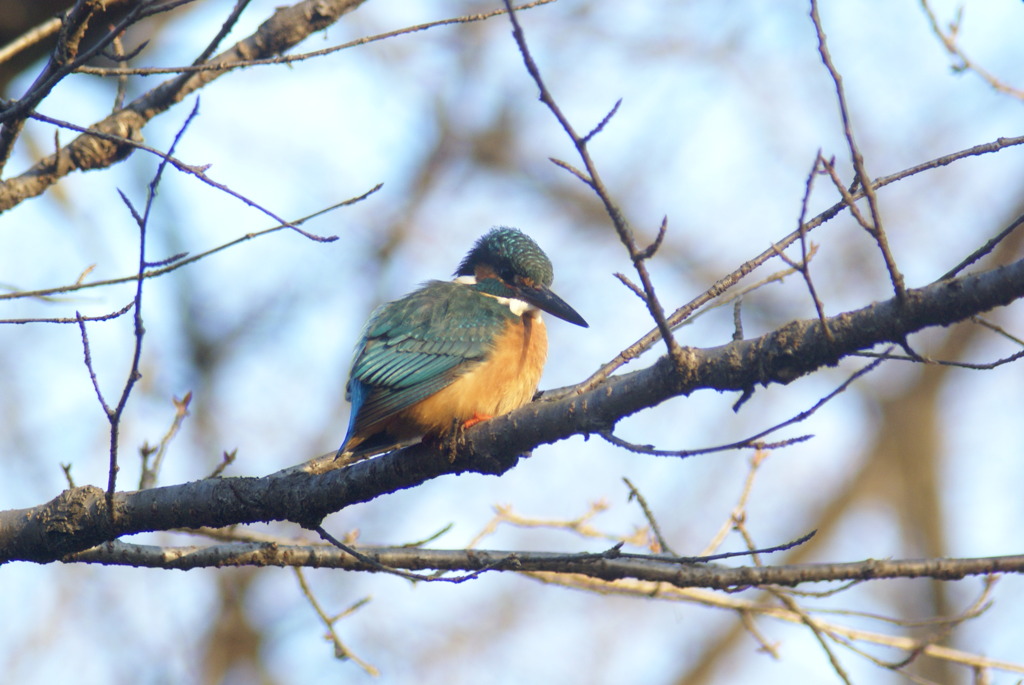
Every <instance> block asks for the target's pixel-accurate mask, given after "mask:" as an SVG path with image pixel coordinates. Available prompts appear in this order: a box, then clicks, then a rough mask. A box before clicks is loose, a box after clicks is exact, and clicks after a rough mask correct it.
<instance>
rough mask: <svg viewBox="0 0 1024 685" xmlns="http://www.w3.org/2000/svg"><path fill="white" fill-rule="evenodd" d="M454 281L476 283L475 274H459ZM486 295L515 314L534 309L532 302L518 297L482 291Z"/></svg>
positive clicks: (468, 283) (519, 314)
mask: <svg viewBox="0 0 1024 685" xmlns="http://www.w3.org/2000/svg"><path fill="white" fill-rule="evenodd" d="M455 282H456V283H462V284H463V285H474V284H475V283H476V276H459V277H458V278H456V279H455ZM483 294H484V295H487V297H493V298H494V299H496V300H497V301H498V302H501V303H502V304H503V305H505V306H506V307H508V308H509V309H511V310H512V313H513V314H515V315H516V316H522V315H523V314H525V313H526V312H529V311H533V310H535V309H536V307H534V306H533V305H532V304H530V303H529V302H527V301H526V300H520V299H519V298H518V297H499V296H498V295H491V294H489V293H483Z"/></svg>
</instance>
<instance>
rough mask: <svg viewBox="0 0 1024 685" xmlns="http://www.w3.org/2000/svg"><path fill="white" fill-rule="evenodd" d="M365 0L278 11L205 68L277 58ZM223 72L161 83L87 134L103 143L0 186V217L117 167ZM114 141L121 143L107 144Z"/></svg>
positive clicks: (306, 0) (59, 156) (73, 147)
mask: <svg viewBox="0 0 1024 685" xmlns="http://www.w3.org/2000/svg"><path fill="white" fill-rule="evenodd" d="M363 2H364V0H303V1H302V2H299V3H297V4H295V5H292V6H291V7H283V8H281V9H278V10H277V11H276V12H275V13H274V15H273V16H272V17H271V18H270V19H268V20H267V21H265V22H263V23H262V24H261V25H260V27H259V29H257V31H256V33H254V34H253V35H251V36H249V37H248V38H246V39H244V40H242V41H239V42H238V43H236V44H235V45H234V46H232V47H231V48H230V49H228V50H226V51H224V52H222V53H221V54H219V55H217V56H216V57H214V58H213V59H212V60H210V62H211V63H212V64H215V65H220V66H224V67H227V66H228V65H233V64H234V63H236V62H242V61H249V60H253V59H263V58H267V57H272V56H276V55H279V54H281V53H282V52H284V51H286V50H288V49H290V48H292V47H294V46H295V45H296V44H298V43H300V42H301V41H303V40H305V39H306V38H307V37H308V36H309V35H310V34H312V33H315V32H317V31H321V30H323V29H325V28H327V27H328V26H330V25H331V24H333V23H334V22H336V21H337V20H338V19H339V18H340V17H341V16H342V15H344V14H346V13H348V12H351V11H352V10H354V9H355V8H357V7H358V6H359V5H361V4H362V3H363ZM224 73H226V72H225V71H218V70H213V71H201V72H194V73H189V74H187V75H182V76H178V77H175V78H172V79H169V80H167V81H164V82H163V83H161V84H160V85H159V86H157V87H156V88H154V89H153V90H151V91H149V92H148V93H146V94H144V95H142V96H140V97H138V98H137V99H136V100H134V101H133V102H131V103H130V104H129V105H128V106H127V107H125V108H124V109H121V110H118V111H117V112H114V113H113V114H111V115H110V116H109V117H107V118H106V119H104V120H103V121H100V122H97V123H96V124H93V126H92V127H91V128H93V129H95V130H96V131H98V132H100V133H103V134H106V135H107V136H108V137H106V138H98V137H96V136H93V135H89V134H83V135H80V136H78V137H77V138H75V139H74V140H73V141H71V143H70V144H68V145H66V146H64V147H63V148H61V149H60V150H58V151H57V152H56V153H54V154H52V155H50V156H49V157H46V158H45V159H42V160H40V161H39V162H37V163H36V164H35V165H34V166H33V167H32V168H30V169H29V170H28V171H26V172H25V173H23V174H21V175H20V176H16V177H14V178H10V179H8V180H6V181H4V182H3V183H0V212H3V211H5V210H8V209H10V208H11V207H14V206H15V205H17V204H18V203H20V202H22V201H23V200H26V199H28V198H30V197H35V196H37V195H40V194H42V193H43V192H45V191H46V189H47V188H49V187H50V186H51V185H53V184H54V183H56V182H57V181H58V180H59V179H60V178H62V177H64V176H67V175H68V174H69V173H71V172H72V171H89V170H91V169H102V168H106V167H109V166H111V165H112V164H114V163H116V162H119V161H121V160H122V159H124V158H125V157H127V156H128V155H129V154H130V153H131V152H132V151H133V150H134V149H135V148H134V143H136V142H141V140H142V133H141V131H142V128H143V127H144V126H145V125H146V124H147V123H148V122H149V121H150V120H151V119H152V118H153V117H155V116H157V115H158V114H161V113H163V112H165V111H166V110H168V109H170V108H171V107H172V106H174V105H176V104H178V103H179V102H181V101H182V100H184V99H185V97H187V96H188V95H190V94H191V93H193V92H195V91H197V90H199V89H200V88H202V87H203V86H205V85H206V84H208V83H210V82H211V81H213V80H214V79H216V78H217V77H219V76H221V75H222V74H224ZM109 136H115V137H116V138H117V139H119V140H121V141H122V142H120V143H118V142H115V141H114V140H111V139H110V138H109Z"/></svg>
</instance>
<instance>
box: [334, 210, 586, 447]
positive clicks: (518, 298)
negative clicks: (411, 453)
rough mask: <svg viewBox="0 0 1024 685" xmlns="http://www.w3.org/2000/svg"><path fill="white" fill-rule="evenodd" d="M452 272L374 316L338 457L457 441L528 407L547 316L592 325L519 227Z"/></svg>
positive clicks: (542, 355)
mask: <svg viewBox="0 0 1024 685" xmlns="http://www.w3.org/2000/svg"><path fill="white" fill-rule="evenodd" d="M454 276H455V280H453V281H428V282H427V283H425V284H424V285H422V286H420V288H419V289H418V290H414V291H413V292H411V293H409V294H408V295H406V296H405V297H403V298H401V299H398V300H395V301H394V302H388V303H387V304H384V305H382V306H380V307H379V308H378V309H377V310H375V311H374V313H373V314H372V315H371V316H370V320H369V321H368V322H367V324H366V327H365V328H364V329H363V333H362V337H361V339H360V341H359V343H358V345H357V346H356V352H355V358H354V359H353V361H352V370H351V371H350V373H349V379H348V384H347V385H346V388H345V397H346V399H348V400H349V401H350V402H351V403H352V413H351V418H350V419H349V425H348V434H347V435H346V436H345V440H344V442H343V443H342V445H341V448H340V449H339V450H338V452H337V455H336V458H338V459H344V460H346V461H347V462H353V461H357V460H359V459H363V458H366V457H370V456H373V455H375V454H379V453H381V452H387V451H389V450H391V449H394V448H396V447H399V446H402V445H405V444H409V443H410V442H412V441H415V440H417V439H421V438H423V437H426V436H432V437H444V436H450V435H451V434H452V431H454V430H463V429H465V428H468V427H470V426H472V425H474V424H476V423H479V422H480V421H485V420H487V419H490V418H493V417H495V416H500V415H501V414H507V413H508V412H510V411H512V410H513V409H517V408H519V407H521V406H523V405H524V404H526V403H527V402H529V401H530V400H532V399H533V395H534V393H535V392H536V391H537V384H538V383H539V382H540V375H541V371H542V370H543V368H544V361H545V359H546V357H547V347H548V340H547V331H546V330H545V327H544V321H543V319H542V318H541V316H540V312H541V311H545V312H548V313H549V314H553V315H554V316H557V317H558V318H560V319H563V320H565V321H568V322H569V323H573V324H576V325H577V326H582V327H584V328H588V327H589V326H588V324H587V322H586V321H585V320H584V319H583V317H582V316H580V315H579V314H578V313H577V312H576V310H575V309H573V308H572V307H570V306H569V305H568V304H567V303H566V302H565V301H564V300H562V298H560V297H559V296H558V295H556V294H555V293H553V292H552V291H551V282H552V280H553V277H554V272H553V270H552V267H551V260H550V259H548V257H547V255H546V254H544V252H543V250H541V249H540V247H539V246H538V245H537V243H536V242H534V241H533V239H532V238H530V237H529V236H528V235H526V234H525V233H523V232H522V231H520V230H518V229H516V228H509V227H504V226H501V227H497V228H493V229H491V230H490V231H489V232H488V233H486V234H485V235H483V236H482V237H481V238H480V239H479V240H477V241H476V243H475V244H474V245H473V249H471V250H470V251H469V253H468V254H467V255H466V257H465V258H464V259H463V260H462V262H461V263H460V264H459V268H458V269H457V270H456V271H455V274H454Z"/></svg>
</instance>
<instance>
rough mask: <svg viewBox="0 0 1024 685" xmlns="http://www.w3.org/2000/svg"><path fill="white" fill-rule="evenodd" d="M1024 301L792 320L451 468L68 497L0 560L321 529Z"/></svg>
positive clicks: (621, 385)
mask: <svg viewBox="0 0 1024 685" xmlns="http://www.w3.org/2000/svg"><path fill="white" fill-rule="evenodd" d="M1020 297H1024V260H1022V261H1018V262H1014V263H1013V264H1010V265H1007V266H1002V267H998V268H995V269H992V270H990V271H986V272H982V273H979V274H975V275H970V276H964V277H961V278H956V279H951V280H948V281H942V282H939V283H935V284H932V285H930V286H927V287H925V288H921V289H914V290H908V291H907V292H906V297H905V299H904V300H903V301H902V302H900V301H898V300H896V299H891V300H888V301H885V302H880V303H875V304H872V305H870V306H868V307H865V308H863V309H859V310H857V311H853V312H847V313H845V314H840V315H838V316H835V317H831V318H829V319H827V325H828V327H829V330H830V332H831V340H832V342H831V343H830V342H829V340H828V338H827V337H826V336H825V335H824V333H823V331H822V324H821V322H820V321H817V320H813V321H794V322H792V323H789V324H787V325H785V326H783V327H781V328H779V329H778V330H776V331H773V332H771V333H768V334H766V335H764V336H762V337H760V338H755V339H752V340H743V341H736V342H731V343H729V344H728V345H724V346H721V347H716V348H709V349H695V348H683V349H682V350H681V352H680V355H681V356H682V357H683V358H682V359H681V360H677V361H681V362H682V363H674V362H673V361H672V360H669V359H668V358H667V357H662V358H661V359H659V360H658V361H657V362H655V363H654V364H653V365H652V366H650V367H648V368H646V369H642V370H639V371H634V372H632V373H628V374H623V375H620V376H615V377H612V378H609V379H607V380H606V381H604V382H603V383H601V384H600V385H599V386H598V387H596V388H595V389H593V390H591V391H589V392H586V393H583V394H581V395H575V394H569V395H567V396H563V397H561V398H560V399H556V400H554V401H548V402H545V401H543V400H542V401H538V402H533V403H531V404H529V405H527V406H526V407H523V408H522V409H519V410H517V411H515V412H513V413H512V414H509V415H506V416H501V417H498V418H495V419H492V420H491V421H487V422H484V423H482V424H480V425H479V426H476V427H474V428H473V429H471V430H469V431H467V433H466V436H465V444H463V445H461V446H460V447H459V449H458V452H457V454H456V455H455V458H454V459H451V458H450V457H449V455H448V453H447V451H446V450H445V449H443V448H441V449H439V448H438V446H436V445H431V444H419V445H414V446H413V447H410V448H407V449H404V450H399V451H395V452H392V453H390V454H386V455H383V456H381V457H377V458H375V459H371V460H368V461H364V462H361V463H357V464H354V465H352V466H350V467H348V468H346V469H341V470H333V471H325V468H324V465H323V463H320V464H312V465H309V466H307V467H305V468H293V469H288V470H286V471H282V472H280V473H278V474H273V475H270V476H267V477H264V478H221V479H210V480H204V481H197V482H193V483H185V484H183V485H174V486H168V487H162V488H154V489H151V490H144V491H140V492H125V493H117V494H116V495H115V497H114V509H115V510H114V512H113V515H111V513H110V512H108V511H107V509H106V506H105V503H104V499H103V492H102V491H101V490H99V489H98V488H95V487H91V486H86V487H80V488H74V489H71V490H67V491H65V492H64V493H62V494H61V495H60V496H58V497H57V498H56V499H54V500H52V501H51V502H49V503H47V504H44V505H41V506H38V507H34V508H31V509H24V510H16V511H7V512H0V562H2V561H8V560H27V561H37V562H49V561H55V560H58V559H61V558H63V557H65V556H66V555H68V554H72V553H75V552H79V551H82V550H85V549H89V548H90V547H93V546H95V545H97V544H99V543H100V542H103V541H106V540H111V539H114V538H117V537H119V536H122V535H127V534H132V533H140V532H145V531H154V530H170V529H174V528H182V527H198V526H213V527H218V526H225V525H230V524H235V523H253V522H257V521H281V520H290V521H295V522H298V523H301V524H304V525H307V526H313V525H316V524H317V523H319V522H320V520H322V518H323V517H324V516H326V515H327V514H329V513H331V512H333V511H337V510H339V509H341V508H344V507H346V506H349V505H351V504H355V503H358V502H366V501H369V500H372V499H374V498H376V497H379V496H381V495H383V494H387V493H390V492H395V491H397V490H401V489H404V488H409V487H413V486H416V485H419V484H420V483H423V482H425V481H427V480H430V479H432V478H436V477H437V476H440V475H443V474H459V473H468V472H476V473H487V474H501V473H504V472H505V471H508V470H509V469H511V468H512V467H513V466H515V464H516V463H517V462H518V460H519V459H520V455H523V454H526V453H528V452H529V451H530V450H532V449H533V448H534V447H537V446H538V445H542V444H545V443H552V442H555V441H558V440H563V439H565V438H568V437H569V436H571V435H575V434H589V433H596V432H599V431H602V430H606V429H608V428H610V427H612V426H614V424H615V422H616V421H618V420H619V419H621V418H623V417H625V416H628V415H630V414H634V413H636V412H638V411H641V410H643V409H645V408H647V407H653V406H655V405H657V404H659V403H661V402H663V401H665V400H667V399H669V398H671V397H675V396H679V395H688V394H690V393H692V392H693V391H695V390H698V389H701V388H714V389H716V390H751V389H753V388H755V387H756V386H757V385H767V384H769V383H789V382H791V381H793V380H795V379H796V378H799V377H800V376H803V375H806V374H808V373H811V372H812V371H814V370H816V369H819V368H822V367H825V366H830V365H834V364H835V363H836V361H837V360H838V359H840V358H841V357H843V356H844V355H848V354H850V353H853V352H855V351H858V350H863V349H867V348H870V347H873V346H874V345H877V344H880V343H885V342H896V341H902V340H903V339H905V338H906V336H908V335H910V334H912V333H914V332H916V331H920V330H922V329H924V328H928V327H932V326H946V325H949V324H952V323H956V322H958V321H963V320H965V319H967V318H969V317H970V316H973V315H975V314H980V313H982V312H984V311H987V310H989V309H992V308H994V307H998V306H1003V305H1006V304H1009V303H1010V302H1013V301H1014V300H1016V299H1018V298H1020Z"/></svg>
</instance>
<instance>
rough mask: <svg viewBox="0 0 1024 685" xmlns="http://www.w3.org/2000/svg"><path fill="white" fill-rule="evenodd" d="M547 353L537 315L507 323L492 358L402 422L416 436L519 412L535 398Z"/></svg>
mask: <svg viewBox="0 0 1024 685" xmlns="http://www.w3.org/2000/svg"><path fill="white" fill-rule="evenodd" d="M547 353H548V336H547V331H546V329H545V327H544V321H543V320H542V319H541V317H540V312H537V311H528V312H525V313H524V314H523V316H522V317H515V318H514V319H511V320H510V322H509V325H508V326H507V327H506V329H505V331H504V332H502V333H501V334H499V335H498V336H496V338H495V340H494V346H493V348H492V351H491V353H490V354H489V355H488V356H487V358H486V359H484V360H483V361H480V362H477V363H476V364H475V365H473V366H472V367H471V368H469V369H468V370H467V371H466V372H465V373H464V374H462V375H461V376H459V377H458V378H457V379H456V380H455V381H454V382H453V383H452V384H451V385H449V386H447V387H446V388H444V389H443V390H441V391H439V392H437V393H435V394H434V395H431V396H430V397H428V398H427V399H425V400H423V401H422V402H419V403H418V404H415V405H413V406H412V407H409V409H408V410H406V412H404V416H403V417H402V422H403V423H405V422H409V423H411V424H413V425H412V426H408V427H409V428H413V427H414V428H415V430H416V431H417V432H420V433H444V432H446V431H448V430H450V429H451V427H452V423H453V421H458V422H459V423H460V424H464V423H465V422H466V421H470V420H471V419H480V418H489V417H493V416H500V415H502V414H507V413H508V412H510V411H512V410H513V409H518V408H519V407H521V406H523V405H524V404H526V403H527V402H529V401H530V400H531V399H533V395H534V393H536V392H537V385H538V383H540V375H541V372H542V371H543V370H544V361H545V359H546V358H547Z"/></svg>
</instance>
